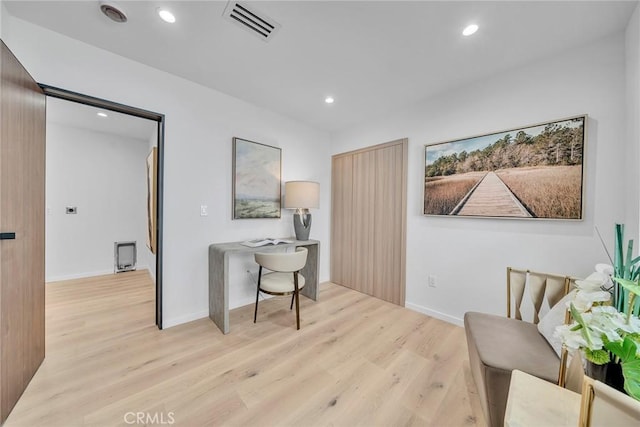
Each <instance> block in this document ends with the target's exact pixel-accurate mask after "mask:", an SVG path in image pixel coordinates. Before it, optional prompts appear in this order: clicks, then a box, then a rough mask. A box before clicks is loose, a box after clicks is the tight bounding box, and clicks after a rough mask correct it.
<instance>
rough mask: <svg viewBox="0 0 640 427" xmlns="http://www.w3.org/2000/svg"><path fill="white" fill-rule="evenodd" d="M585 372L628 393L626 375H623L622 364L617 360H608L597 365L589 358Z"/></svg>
mask: <svg viewBox="0 0 640 427" xmlns="http://www.w3.org/2000/svg"><path fill="white" fill-rule="evenodd" d="M585 373H586V374H587V375H588V376H590V377H591V378H593V379H594V380H598V381H600V382H603V383H605V384H606V385H608V386H610V387H613V388H615V389H616V390H618V391H621V392H623V393H625V394H626V391H624V377H623V376H622V365H621V364H619V363H616V362H608V363H605V364H604V365H596V364H595V363H593V362H590V361H589V360H587V366H586V369H585Z"/></svg>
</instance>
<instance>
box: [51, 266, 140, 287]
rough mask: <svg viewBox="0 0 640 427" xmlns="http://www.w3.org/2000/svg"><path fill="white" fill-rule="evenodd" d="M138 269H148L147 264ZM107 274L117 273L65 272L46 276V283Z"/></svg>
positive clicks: (105, 271) (137, 268)
mask: <svg viewBox="0 0 640 427" xmlns="http://www.w3.org/2000/svg"><path fill="white" fill-rule="evenodd" d="M137 270H148V268H147V266H146V265H138V266H136V271H137ZM107 274H116V273H115V272H114V271H113V270H101V271H90V272H86V273H75V274H64V275H62V276H53V277H46V278H45V280H44V281H45V283H50V282H61V281H63V280H75V279H86V278H87V277H95V276H105V275H107Z"/></svg>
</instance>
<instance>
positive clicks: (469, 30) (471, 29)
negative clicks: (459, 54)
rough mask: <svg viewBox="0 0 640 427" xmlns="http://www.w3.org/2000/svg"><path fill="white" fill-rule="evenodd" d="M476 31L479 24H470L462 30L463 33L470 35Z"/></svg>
mask: <svg viewBox="0 0 640 427" xmlns="http://www.w3.org/2000/svg"><path fill="white" fill-rule="evenodd" d="M476 31H478V26H477V25H476V24H471V25H468V26H467V27H466V28H465V29H464V30H462V35H463V36H470V35H471V34H474V33H475V32H476Z"/></svg>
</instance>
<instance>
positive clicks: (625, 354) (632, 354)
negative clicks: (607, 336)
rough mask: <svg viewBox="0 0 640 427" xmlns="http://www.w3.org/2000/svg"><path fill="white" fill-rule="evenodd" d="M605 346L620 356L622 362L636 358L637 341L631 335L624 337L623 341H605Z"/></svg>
mask: <svg viewBox="0 0 640 427" xmlns="http://www.w3.org/2000/svg"><path fill="white" fill-rule="evenodd" d="M604 348H606V349H607V350H609V351H610V352H611V353H613V354H615V355H616V356H618V357H619V358H620V360H621V361H622V363H626V362H629V361H632V360H634V359H635V358H636V343H635V341H634V340H633V339H632V338H631V337H629V336H626V337H624V340H623V341H615V342H611V341H609V342H607V343H605V345H604Z"/></svg>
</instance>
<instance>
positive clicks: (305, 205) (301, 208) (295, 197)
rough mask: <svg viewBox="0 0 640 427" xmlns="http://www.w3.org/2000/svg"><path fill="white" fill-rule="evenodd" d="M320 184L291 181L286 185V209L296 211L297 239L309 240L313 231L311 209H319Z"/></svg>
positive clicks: (294, 217) (294, 221)
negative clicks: (310, 232)
mask: <svg viewBox="0 0 640 427" xmlns="http://www.w3.org/2000/svg"><path fill="white" fill-rule="evenodd" d="M319 199H320V184H319V183H317V182H313V181H289V182H286V183H285V184H284V207H285V209H295V210H296V213H295V214H293V228H294V230H295V231H296V239H298V240H309V231H310V230H311V213H309V209H310V208H316V209H317V208H318V205H319Z"/></svg>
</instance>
